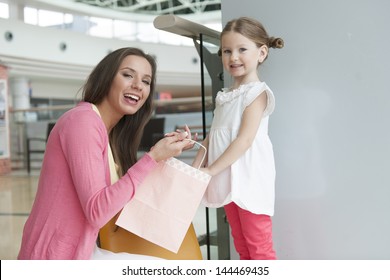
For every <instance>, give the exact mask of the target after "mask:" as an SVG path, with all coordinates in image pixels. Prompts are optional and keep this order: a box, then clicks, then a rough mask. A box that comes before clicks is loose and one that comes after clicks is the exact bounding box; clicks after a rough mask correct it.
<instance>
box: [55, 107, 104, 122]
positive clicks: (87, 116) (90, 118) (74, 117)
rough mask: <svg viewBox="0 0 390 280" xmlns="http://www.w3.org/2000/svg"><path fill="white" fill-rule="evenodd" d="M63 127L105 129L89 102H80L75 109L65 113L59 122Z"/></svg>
mask: <svg viewBox="0 0 390 280" xmlns="http://www.w3.org/2000/svg"><path fill="white" fill-rule="evenodd" d="M57 124H59V125H60V126H62V127H67V128H72V129H74V128H76V127H77V128H78V129H83V128H85V127H93V126H97V127H101V128H102V129H104V124H103V122H102V120H101V118H100V117H99V116H98V114H96V112H95V111H94V110H93V109H92V104H91V103H88V102H84V101H82V102H80V103H78V104H77V105H76V106H75V107H74V108H72V109H70V110H69V111H67V112H65V113H64V114H63V115H62V116H61V117H60V118H59V119H58V121H57Z"/></svg>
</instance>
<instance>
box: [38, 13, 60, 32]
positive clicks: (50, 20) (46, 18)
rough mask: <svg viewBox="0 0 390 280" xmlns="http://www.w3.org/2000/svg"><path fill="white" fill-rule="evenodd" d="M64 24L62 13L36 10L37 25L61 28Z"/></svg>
mask: <svg viewBox="0 0 390 280" xmlns="http://www.w3.org/2000/svg"><path fill="white" fill-rule="evenodd" d="M63 23H64V18H63V13H58V12H53V11H47V10H38V25H39V26H47V27H58V28H62V25H63Z"/></svg>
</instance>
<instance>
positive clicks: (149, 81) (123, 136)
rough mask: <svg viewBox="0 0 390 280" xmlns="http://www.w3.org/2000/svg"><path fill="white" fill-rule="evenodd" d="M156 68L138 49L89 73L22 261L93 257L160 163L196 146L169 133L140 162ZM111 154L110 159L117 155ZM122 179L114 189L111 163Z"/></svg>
mask: <svg viewBox="0 0 390 280" xmlns="http://www.w3.org/2000/svg"><path fill="white" fill-rule="evenodd" d="M155 78H156V63H155V60H154V59H153V57H152V56H150V55H147V54H145V53H144V52H143V51H142V50H140V49H137V48H122V49H118V50H116V51H114V52H112V53H110V54H108V55H107V56H106V57H105V58H104V59H103V60H102V61H100V62H99V64H98V65H97V66H96V67H95V69H94V70H93V71H92V73H91V74H90V76H89V78H88V80H87V81H86V83H85V85H84V88H83V98H82V101H81V102H80V103H79V104H78V105H77V106H76V107H75V108H73V109H71V110H69V111H68V112H66V113H65V114H64V115H62V116H61V118H60V119H59V120H58V121H57V123H56V125H55V127H54V128H53V130H52V132H51V134H50V136H49V139H48V142H47V146H46V153H45V156H44V160H43V165H42V170H41V174H40V178H39V185H38V190H37V194H36V198H35V201H34V205H33V208H32V211H31V214H30V216H29V218H28V220H27V222H26V224H25V227H24V231H23V237H22V244H21V249H20V252H19V256H18V259H90V258H91V256H92V253H93V250H94V248H95V246H96V245H95V244H96V240H97V236H98V232H99V229H100V228H101V227H103V226H104V225H105V224H106V223H107V222H108V221H109V220H110V219H111V218H112V217H114V216H115V215H116V214H117V213H118V212H119V211H120V210H121V209H122V208H123V206H124V205H125V204H126V203H127V202H128V201H129V200H130V199H131V198H132V196H133V195H134V192H135V191H136V188H137V187H138V186H139V185H140V183H141V182H142V180H143V179H144V178H145V176H146V175H148V173H149V172H150V171H151V170H152V169H153V168H154V167H155V166H156V164H157V162H159V161H161V160H165V159H167V158H169V157H172V156H177V155H179V154H180V153H181V152H182V150H183V149H188V148H190V147H192V146H191V144H189V141H182V140H184V139H185V138H191V136H190V135H191V133H190V131H189V130H187V131H186V133H171V134H169V135H170V136H169V137H165V138H163V139H162V140H160V141H159V142H158V143H156V145H155V146H154V147H153V148H152V149H151V151H150V152H148V153H146V154H145V155H144V156H143V157H142V158H140V159H139V160H137V150H138V146H139V143H140V139H141V136H142V133H143V129H144V127H145V124H146V123H147V122H148V120H149V119H150V117H151V114H152V109H153V108H152V101H153V92H154V88H155ZM111 149H112V153H111ZM110 157H111V158H112V159H113V161H114V162H115V163H116V164H117V173H118V174H120V176H119V177H120V178H119V179H118V180H117V181H116V182H115V183H113V184H112V183H111V175H110V166H109V158H110Z"/></svg>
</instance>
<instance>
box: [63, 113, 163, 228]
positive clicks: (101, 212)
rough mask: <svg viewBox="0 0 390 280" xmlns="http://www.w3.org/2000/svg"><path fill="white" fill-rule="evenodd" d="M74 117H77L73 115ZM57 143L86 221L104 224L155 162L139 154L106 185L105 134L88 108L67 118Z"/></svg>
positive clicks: (127, 199)
mask: <svg viewBox="0 0 390 280" xmlns="http://www.w3.org/2000/svg"><path fill="white" fill-rule="evenodd" d="M73 117H74V118H77V116H73ZM60 139H61V146H62V148H63V152H64V154H65V157H66V160H67V163H68V167H69V169H70V173H71V176H72V180H73V183H74V186H75V189H76V192H77V195H78V197H79V200H80V202H81V206H82V208H83V211H84V213H85V216H86V218H87V219H88V221H89V222H90V223H91V224H93V225H96V226H98V227H102V226H103V225H105V224H106V223H107V222H108V221H109V220H110V219H111V218H112V217H113V216H114V215H115V214H117V213H118V212H119V211H120V210H121V209H122V208H123V206H124V205H125V204H126V203H127V202H128V201H129V200H130V199H131V197H132V196H133V195H134V192H135V189H136V188H137V186H138V185H139V184H140V183H141V182H142V180H143V179H144V178H145V176H146V175H147V174H148V173H149V171H150V170H151V169H152V168H153V167H154V166H155V165H157V163H156V162H155V161H154V160H153V159H152V158H151V157H150V156H148V155H145V156H144V157H142V158H141V159H140V160H139V161H138V162H137V163H136V164H135V165H134V166H132V167H131V168H130V169H129V170H128V171H127V172H126V174H125V175H124V176H123V177H122V178H120V179H119V180H118V181H117V182H116V183H115V184H113V185H110V175H109V167H108V150H107V147H108V136H107V132H106V128H105V126H104V124H103V122H102V120H101V119H100V117H99V116H98V115H97V114H96V113H95V112H93V111H92V110H91V114H87V115H83V116H82V117H79V118H77V121H75V120H73V121H72V120H68V122H67V124H66V125H65V126H64V127H63V129H62V131H60Z"/></svg>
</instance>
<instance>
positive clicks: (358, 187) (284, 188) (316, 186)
mask: <svg viewBox="0 0 390 280" xmlns="http://www.w3.org/2000/svg"><path fill="white" fill-rule="evenodd" d="M388 11H390V2H388V1H385V0H370V1H369V0H361V1H354V0H344V1H336V0H326V1H325V0H320V1H310V0H299V1H283V0H273V1H265V0H245V1H239V2H237V1H233V0H224V1H222V18H223V24H225V23H226V22H227V21H228V20H230V19H231V18H236V17H238V16H242V15H246V16H251V17H254V18H257V19H258V20H260V21H261V22H262V23H263V24H264V25H265V27H266V28H267V30H268V31H269V33H270V35H272V36H280V37H282V38H283V39H284V40H285V48H283V49H282V50H271V52H270V56H269V58H268V61H267V62H266V64H265V65H264V66H263V68H262V70H261V71H260V72H261V77H262V79H263V80H265V81H266V82H267V83H268V84H269V86H270V87H271V88H272V89H273V91H274V93H275V95H276V101H277V103H276V104H277V105H276V111H275V113H274V114H273V115H272V116H271V119H270V134H271V138H272V140H273V143H274V150H275V156H276V168H277V186H276V187H277V194H276V195H277V198H276V213H275V216H274V218H273V220H274V239H275V243H276V249H277V253H278V257H279V258H280V259H390V238H389V236H390V175H389V172H388V169H389V167H390V147H389V143H390V130H389V120H390V94H389V86H388V84H389V83H388V81H389V73H390V52H389V49H390V35H389V34H390V33H389V31H388V27H389V26H390V17H389V16H388Z"/></svg>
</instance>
